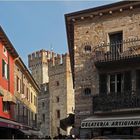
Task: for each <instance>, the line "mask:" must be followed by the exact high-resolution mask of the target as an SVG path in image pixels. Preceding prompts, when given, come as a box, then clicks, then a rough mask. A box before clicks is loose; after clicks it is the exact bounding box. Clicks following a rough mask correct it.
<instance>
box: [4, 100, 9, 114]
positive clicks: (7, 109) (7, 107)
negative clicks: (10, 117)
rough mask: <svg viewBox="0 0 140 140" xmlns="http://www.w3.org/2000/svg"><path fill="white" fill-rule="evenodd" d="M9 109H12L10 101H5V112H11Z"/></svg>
mask: <svg viewBox="0 0 140 140" xmlns="http://www.w3.org/2000/svg"><path fill="white" fill-rule="evenodd" d="M9 111H10V103H9V102H3V112H9Z"/></svg>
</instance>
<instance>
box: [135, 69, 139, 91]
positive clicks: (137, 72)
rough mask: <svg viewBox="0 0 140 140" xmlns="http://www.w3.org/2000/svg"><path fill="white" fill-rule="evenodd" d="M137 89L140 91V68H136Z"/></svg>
mask: <svg viewBox="0 0 140 140" xmlns="http://www.w3.org/2000/svg"><path fill="white" fill-rule="evenodd" d="M136 90H137V91H140V70H136Z"/></svg>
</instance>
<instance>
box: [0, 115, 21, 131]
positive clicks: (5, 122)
mask: <svg viewBox="0 0 140 140" xmlns="http://www.w3.org/2000/svg"><path fill="white" fill-rule="evenodd" d="M0 127H8V128H15V129H19V128H20V127H22V124H20V123H17V122H15V121H12V120H9V119H4V118H0Z"/></svg>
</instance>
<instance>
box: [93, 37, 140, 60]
mask: <svg viewBox="0 0 140 140" xmlns="http://www.w3.org/2000/svg"><path fill="white" fill-rule="evenodd" d="M137 56H140V39H138V38H136V39H135V38H134V39H129V40H124V41H120V42H114V43H108V44H105V43H102V44H101V45H98V46H96V47H95V54H94V61H95V62H106V61H113V60H120V59H126V58H128V57H129V58H130V57H137Z"/></svg>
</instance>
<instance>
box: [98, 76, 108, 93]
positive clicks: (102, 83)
mask: <svg viewBox="0 0 140 140" xmlns="http://www.w3.org/2000/svg"><path fill="white" fill-rule="evenodd" d="M106 93H107V75H106V74H100V75H99V94H100V95H105V94H106Z"/></svg>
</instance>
